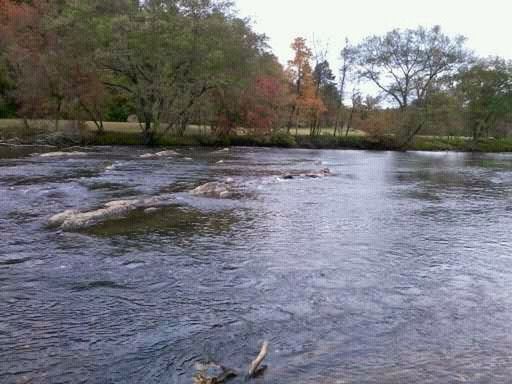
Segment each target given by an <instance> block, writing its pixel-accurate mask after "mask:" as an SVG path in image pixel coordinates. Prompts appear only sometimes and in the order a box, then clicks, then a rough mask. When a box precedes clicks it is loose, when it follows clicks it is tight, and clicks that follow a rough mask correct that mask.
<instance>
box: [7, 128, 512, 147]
mask: <svg viewBox="0 0 512 384" xmlns="http://www.w3.org/2000/svg"><path fill="white" fill-rule="evenodd" d="M0 143H4V144H37V145H55V146H57V147H65V146H69V145H84V146H87V145H99V146H102V145H125V146H130V145H134V146H142V145H144V139H143V137H142V135H141V134H140V132H137V131H135V130H126V131H123V130H119V129H115V130H114V129H113V130H107V131H106V132H104V133H103V134H101V135H98V134H96V133H95V132H93V131H92V130H90V129H63V130H61V131H58V132H55V131H52V132H48V130H41V129H37V130H29V131H27V130H24V129H20V128H18V127H16V128H8V127H1V126H0ZM153 145H154V146H156V147H183V146H187V147H194V146H201V147H228V146H241V147H277V148H307V149H355V150H383V151H397V150H409V151H456V152H512V138H504V139H481V140H479V141H477V142H475V141H473V140H470V139H468V138H461V137H450V138H448V137H434V136H418V137H416V138H415V139H414V140H413V141H412V142H411V143H410V144H409V145H408V146H407V147H405V148H403V147H401V146H400V145H399V144H398V142H397V140H396V139H395V138H394V137H392V136H385V137H379V138H375V137H370V136H363V135H360V134H357V135H348V136H338V137H334V136H331V135H322V136H316V137H311V136H309V135H298V136H295V135H287V134H285V133H278V134H274V135H266V136H263V135H259V136H258V135H249V134H245V135H240V134H239V135H231V136H222V137H218V136H214V135H210V134H204V133H203V134H201V133H197V132H193V133H192V134H187V135H185V136H172V135H166V136H161V137H157V138H156V139H155V140H154V143H153Z"/></svg>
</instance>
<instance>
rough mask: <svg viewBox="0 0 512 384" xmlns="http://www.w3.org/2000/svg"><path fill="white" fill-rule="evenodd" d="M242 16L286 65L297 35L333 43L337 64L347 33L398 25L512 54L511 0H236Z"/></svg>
mask: <svg viewBox="0 0 512 384" xmlns="http://www.w3.org/2000/svg"><path fill="white" fill-rule="evenodd" d="M234 2H235V7H236V8H237V9H238V11H239V14H240V16H243V17H250V18H251V20H252V24H253V27H254V29H255V30H256V31H257V32H260V33H265V34H266V35H267V36H268V37H269V39H270V40H269V42H270V45H271V47H272V49H273V52H274V53H275V54H276V55H277V57H278V58H279V61H280V62H281V63H282V64H286V62H287V61H288V60H289V59H290V58H291V56H292V51H291V49H290V44H291V42H292V41H293V39H294V38H295V37H297V36H303V37H305V38H307V39H308V41H309V43H310V46H311V47H312V48H313V44H312V42H313V41H319V42H321V44H317V46H321V47H328V48H329V51H330V54H329V59H330V61H331V63H335V64H334V65H331V66H332V67H334V68H336V67H337V65H336V61H337V58H338V56H339V51H340V50H341V47H342V46H343V44H344V41H345V38H349V39H350V41H351V42H353V43H357V42H358V41H360V40H362V39H363V38H364V37H366V36H369V35H374V34H384V33H386V32H387V31H389V30H392V29H394V28H416V27H418V26H419V25H422V26H425V27H431V26H434V25H440V26H441V27H442V30H443V31H444V32H445V33H447V34H448V35H451V36H453V35H458V34H461V35H464V36H466V37H467V38H468V41H467V47H468V48H470V49H472V50H474V51H475V53H477V54H478V55H480V56H490V55H494V56H495V55H498V56H501V57H504V58H507V59H512V0H485V1H477V0H351V1H347V0H234Z"/></svg>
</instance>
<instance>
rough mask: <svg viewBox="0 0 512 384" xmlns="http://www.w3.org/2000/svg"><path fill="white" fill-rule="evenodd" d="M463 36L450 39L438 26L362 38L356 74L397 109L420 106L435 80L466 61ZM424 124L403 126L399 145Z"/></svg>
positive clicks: (405, 109)
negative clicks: (389, 100)
mask: <svg viewBox="0 0 512 384" xmlns="http://www.w3.org/2000/svg"><path fill="white" fill-rule="evenodd" d="M464 42H465V38H464V37H462V36H456V37H454V38H450V37H449V36H447V35H445V34H443V33H442V31H441V28H440V27H439V26H435V27H433V28H432V29H425V28H423V27H419V28H417V29H406V30H399V29H395V30H393V31H391V32H389V33H387V34H386V35H384V36H372V37H368V38H366V39H365V40H364V41H363V42H362V43H361V44H359V45H358V46H357V47H356V50H357V65H358V74H359V76H360V77H361V78H363V79H366V80H369V81H370V82H372V83H373V84H375V85H376V86H377V87H378V88H379V89H380V91H382V93H383V94H384V96H387V97H388V98H391V100H392V101H394V102H395V103H396V104H397V105H398V107H399V109H400V111H402V112H406V111H407V110H408V109H410V107H411V106H414V107H415V108H419V109H421V108H422V106H423V105H424V104H425V101H426V99H427V98H428V96H429V92H430V91H431V89H432V87H433V86H434V84H435V83H436V82H439V80H440V79H442V78H443V77H445V76H451V75H453V74H454V73H455V71H456V70H457V69H458V68H460V67H461V66H462V65H463V64H465V63H466V62H467V61H468V58H469V53H468V52H467V51H466V49H465V48H464ZM423 125H424V121H423V120H421V119H420V121H419V123H418V124H417V125H416V126H414V127H410V126H409V127H407V130H406V132H405V135H404V141H403V143H402V144H403V145H406V144H408V143H409V142H410V140H412V138H413V137H414V136H415V135H416V134H418V133H419V132H420V130H421V128H422V127H423Z"/></svg>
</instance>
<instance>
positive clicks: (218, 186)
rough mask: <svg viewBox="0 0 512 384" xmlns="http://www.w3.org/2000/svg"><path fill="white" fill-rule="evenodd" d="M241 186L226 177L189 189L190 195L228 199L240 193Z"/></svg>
mask: <svg viewBox="0 0 512 384" xmlns="http://www.w3.org/2000/svg"><path fill="white" fill-rule="evenodd" d="M241 188H242V186H241V185H237V184H236V183H235V180H234V179H232V178H230V177H228V178H227V179H226V180H225V181H212V182H210V183H206V184H203V185H200V186H199V187H197V188H195V189H193V190H192V191H190V193H191V194H192V195H195V196H204V197H213V198H217V199H229V198H231V197H234V196H236V195H238V194H239V193H240V190H241Z"/></svg>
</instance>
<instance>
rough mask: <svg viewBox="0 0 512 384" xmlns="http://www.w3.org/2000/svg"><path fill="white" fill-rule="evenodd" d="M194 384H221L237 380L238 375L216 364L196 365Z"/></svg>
mask: <svg viewBox="0 0 512 384" xmlns="http://www.w3.org/2000/svg"><path fill="white" fill-rule="evenodd" d="M196 370H197V372H196V374H195V375H194V384H221V383H226V382H227V381H229V380H230V379H233V378H235V377H236V376H238V374H237V373H236V372H235V371H233V370H231V369H228V368H226V367H223V366H222V365H217V364H215V363H208V364H196Z"/></svg>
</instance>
